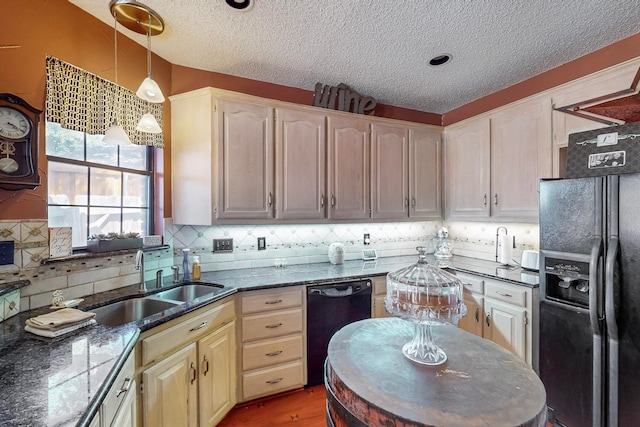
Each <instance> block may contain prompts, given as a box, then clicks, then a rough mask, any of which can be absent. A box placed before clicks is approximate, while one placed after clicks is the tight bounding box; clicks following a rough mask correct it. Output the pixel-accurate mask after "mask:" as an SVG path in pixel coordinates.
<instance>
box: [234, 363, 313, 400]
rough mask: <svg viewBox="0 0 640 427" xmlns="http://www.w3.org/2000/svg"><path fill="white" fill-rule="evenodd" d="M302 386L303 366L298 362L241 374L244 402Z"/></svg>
mask: <svg viewBox="0 0 640 427" xmlns="http://www.w3.org/2000/svg"><path fill="white" fill-rule="evenodd" d="M303 385H304V384H303V365H302V361H301V360H300V361H297V362H292V363H287V364H286V365H280V366H277V367H274V368H267V369H261V370H259V371H255V372H251V373H248V374H243V375H242V397H243V399H244V400H249V399H253V398H254V397H258V396H263V395H269V394H274V393H278V392H280V391H284V390H288V389H291V388H296V387H302V386H303Z"/></svg>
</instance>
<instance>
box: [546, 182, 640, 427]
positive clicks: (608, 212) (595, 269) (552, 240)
mask: <svg viewBox="0 0 640 427" xmlns="http://www.w3.org/2000/svg"><path fill="white" fill-rule="evenodd" d="M539 375H540V378H541V379H542V382H543V383H544V385H545V388H546V391H547V405H548V407H549V419H550V421H552V422H553V423H554V424H555V425H560V426H562V425H566V426H569V427H583V426H594V427H598V426H607V427H615V426H622V427H631V426H638V425H640V174H623V175H610V176H603V177H592V178H575V179H561V180H543V181H541V183H540V347H539Z"/></svg>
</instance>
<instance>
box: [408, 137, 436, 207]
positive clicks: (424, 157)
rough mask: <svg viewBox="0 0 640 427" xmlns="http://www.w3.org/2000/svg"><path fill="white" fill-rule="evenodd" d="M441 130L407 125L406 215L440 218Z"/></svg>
mask: <svg viewBox="0 0 640 427" xmlns="http://www.w3.org/2000/svg"><path fill="white" fill-rule="evenodd" d="M441 139H442V131H441V130H439V129H419V128H416V129H409V203H410V206H409V216H410V217H411V218H430V219H440V218H442V192H441V188H442V184H441V183H442V141H441Z"/></svg>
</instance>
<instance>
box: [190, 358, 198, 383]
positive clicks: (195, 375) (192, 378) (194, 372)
mask: <svg viewBox="0 0 640 427" xmlns="http://www.w3.org/2000/svg"><path fill="white" fill-rule="evenodd" d="M196 378H197V373H196V367H195V366H193V362H191V384H193V383H194V382H195V380H196Z"/></svg>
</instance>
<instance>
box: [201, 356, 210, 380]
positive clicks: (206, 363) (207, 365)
mask: <svg viewBox="0 0 640 427" xmlns="http://www.w3.org/2000/svg"><path fill="white" fill-rule="evenodd" d="M202 364H203V365H204V369H203V371H202V373H203V375H204V376H205V377H206V376H207V372H209V360H207V356H205V357H204V360H203V361H202Z"/></svg>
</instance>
